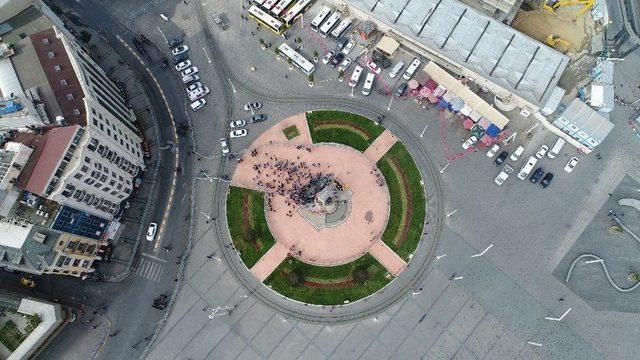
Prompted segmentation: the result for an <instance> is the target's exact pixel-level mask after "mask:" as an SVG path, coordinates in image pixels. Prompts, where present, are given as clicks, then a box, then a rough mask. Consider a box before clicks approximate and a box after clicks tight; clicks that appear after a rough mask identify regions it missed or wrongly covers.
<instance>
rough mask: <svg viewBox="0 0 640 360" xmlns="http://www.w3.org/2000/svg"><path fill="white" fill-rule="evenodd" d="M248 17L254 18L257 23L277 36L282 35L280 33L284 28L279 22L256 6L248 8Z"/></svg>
mask: <svg viewBox="0 0 640 360" xmlns="http://www.w3.org/2000/svg"><path fill="white" fill-rule="evenodd" d="M249 16H251V17H252V18H254V19H255V20H256V21H257V22H258V23H260V24H262V25H264V26H266V27H267V28H269V29H271V31H273V32H275V33H276V34H278V35H279V34H282V31H283V30H284V26H283V24H282V22H281V21H280V20H278V19H276V18H274V17H273V16H271V15H269V14H267V13H266V12H264V11H263V10H262V9H260V8H259V7H257V6H256V5H253V6H251V7H250V8H249Z"/></svg>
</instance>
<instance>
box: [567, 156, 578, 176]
mask: <svg viewBox="0 0 640 360" xmlns="http://www.w3.org/2000/svg"><path fill="white" fill-rule="evenodd" d="M577 164H578V158H577V157H575V156H574V157H572V158H571V159H569V162H568V163H567V165H565V166H564V171H565V172H567V173H571V172H572V171H573V169H575V168H576V165H577Z"/></svg>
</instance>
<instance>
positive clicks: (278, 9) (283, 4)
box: [271, 0, 293, 17]
mask: <svg viewBox="0 0 640 360" xmlns="http://www.w3.org/2000/svg"><path fill="white" fill-rule="evenodd" d="M292 2H293V0H281V1H280V2H279V3H278V5H276V6H274V7H273V9H271V13H272V14H273V16H275V17H278V16H280V14H282V13H283V12H284V10H285V9H286V8H287V6H289V5H291V3H292Z"/></svg>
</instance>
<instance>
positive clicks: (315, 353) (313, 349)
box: [300, 344, 328, 360]
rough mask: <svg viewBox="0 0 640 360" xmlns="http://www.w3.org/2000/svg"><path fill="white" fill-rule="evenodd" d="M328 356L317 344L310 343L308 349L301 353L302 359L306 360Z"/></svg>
mask: <svg viewBox="0 0 640 360" xmlns="http://www.w3.org/2000/svg"><path fill="white" fill-rule="evenodd" d="M327 358H328V357H327V356H326V355H324V354H323V353H322V351H320V349H318V347H317V346H315V345H313V344H309V346H307V348H306V349H304V351H303V352H302V354H300V359H304V360H325V359H327Z"/></svg>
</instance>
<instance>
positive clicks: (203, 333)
mask: <svg viewBox="0 0 640 360" xmlns="http://www.w3.org/2000/svg"><path fill="white" fill-rule="evenodd" d="M229 330H230V327H229V325H227V324H226V323H225V322H222V321H215V322H214V321H209V322H208V323H207V325H206V326H205V327H204V328H203V329H202V330H200V331H199V332H198V333H197V334H196V335H195V336H194V337H193V339H192V340H191V341H190V342H189V343H188V344H186V345H185V346H184V347H183V348H182V350H181V351H180V357H182V358H185V359H204V358H205V357H206V356H207V354H208V353H209V352H211V350H212V349H213V348H214V347H215V346H216V345H217V344H218V343H219V342H220V341H221V340H222V339H223V338H224V337H225V336H226V335H227V333H229ZM165 341H166V340H165Z"/></svg>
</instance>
